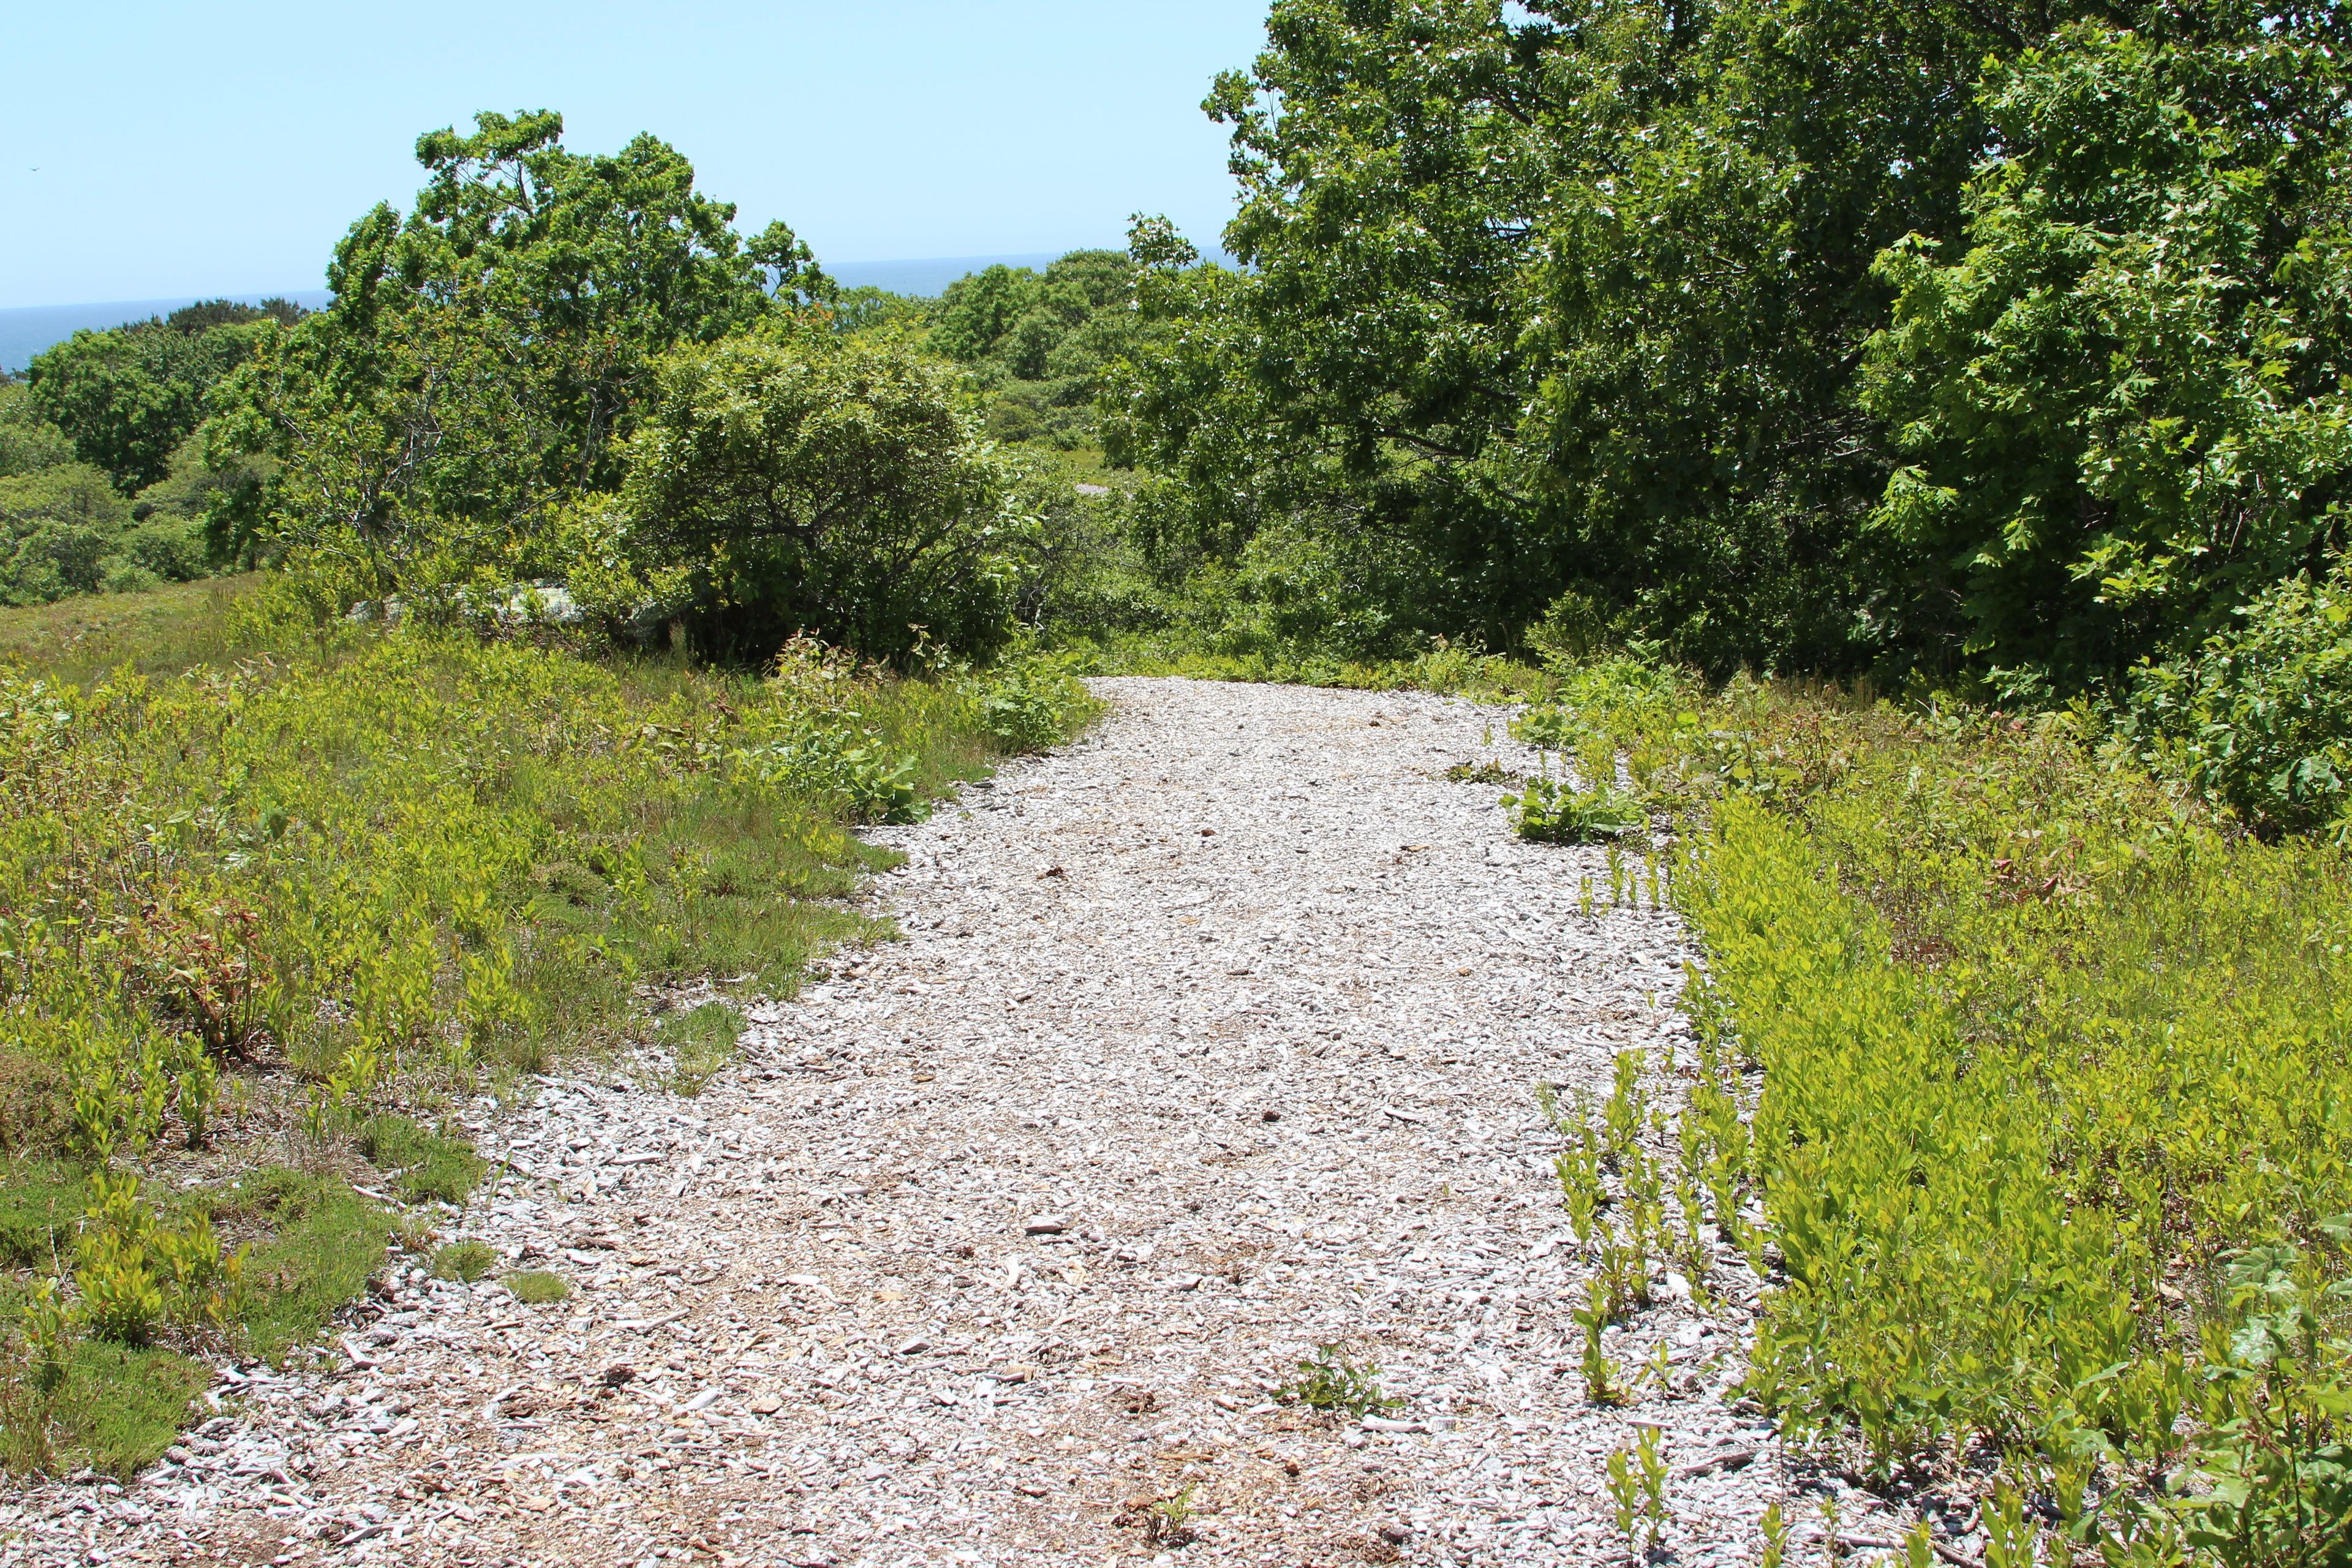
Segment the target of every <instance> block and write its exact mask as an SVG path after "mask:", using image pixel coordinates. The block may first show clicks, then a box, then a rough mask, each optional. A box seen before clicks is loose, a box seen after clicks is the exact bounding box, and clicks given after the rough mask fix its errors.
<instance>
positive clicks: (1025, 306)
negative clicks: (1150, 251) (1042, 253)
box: [929, 250, 1135, 447]
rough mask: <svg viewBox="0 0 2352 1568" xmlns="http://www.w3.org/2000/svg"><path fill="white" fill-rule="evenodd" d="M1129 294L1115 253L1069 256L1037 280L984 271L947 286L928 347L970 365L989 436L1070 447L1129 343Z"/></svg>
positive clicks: (1130, 270)
mask: <svg viewBox="0 0 2352 1568" xmlns="http://www.w3.org/2000/svg"><path fill="white" fill-rule="evenodd" d="M1134 293H1135V265H1134V263H1133V262H1132V261H1131V260H1130V259H1129V258H1128V257H1127V256H1126V255H1125V254H1123V253H1121V252H1119V251H1116V250H1074V251H1071V252H1070V253H1069V254H1068V255H1066V256H1064V257H1062V258H1060V259H1059V260H1057V261H1055V262H1054V263H1053V264H1052V265H1051V266H1049V267H1047V268H1045V271H1044V272H1042V273H1039V272H1033V271H1031V270H1030V269H1029V268H1025V267H1022V268H1012V267H1003V266H998V267H991V268H985V269H984V270H982V271H980V272H975V273H972V274H971V275H969V276H967V277H964V278H960V279H957V280H956V281H955V282H953V283H950V285H948V289H947V292H946V293H945V294H944V295H943V296H941V298H940V303H939V306H938V308H937V309H936V310H934V311H933V312H932V316H931V327H930V334H929V343H930V346H931V347H932V348H933V349H935V350H937V351H938V352H940V353H944V354H945V355H947V357H948V358H950V359H952V360H955V361H957V362H958V363H961V364H964V365H967V366H969V367H971V370H972V372H973V382H974V384H975V385H976V387H977V388H978V389H979V390H980V391H981V393H982V395H983V396H984V397H985V399H986V403H987V415H986V417H987V421H988V428H989V433H990V434H991V435H993V436H995V437H998V438H999V439H1001V440H1007V441H1031V440H1037V439H1040V438H1043V439H1045V440H1048V441H1051V442H1053V443H1054V444H1055V445H1058V446H1064V447H1071V446H1076V445H1079V444H1081V443H1082V442H1083V441H1084V440H1085V439H1087V437H1090V436H1091V435H1093V433H1094V430H1093V426H1094V421H1095V403H1096V399H1097V396H1098V395H1099V394H1100V392H1101V390H1102V387H1103V384H1104V378H1105V373H1106V372H1107V371H1108V368H1109V366H1110V365H1111V364H1112V363H1113V362H1114V361H1115V360H1116V359H1117V358H1118V355H1119V354H1120V353H1123V352H1124V351H1125V349H1126V346H1127V342H1128V340H1129V337H1130V336H1131V335H1132V332H1133V310H1132V305H1133V301H1134Z"/></svg>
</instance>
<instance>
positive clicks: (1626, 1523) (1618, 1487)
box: [1608, 1426, 1669, 1563]
mask: <svg viewBox="0 0 2352 1568" xmlns="http://www.w3.org/2000/svg"><path fill="white" fill-rule="evenodd" d="M1608 1471H1609V1500H1610V1501H1611V1502H1612V1503H1613V1504H1614V1505H1615V1514H1616V1521H1617V1533H1618V1534H1620V1535H1622V1536H1623V1537H1624V1538H1625V1550H1626V1552H1627V1553H1628V1554H1629V1555H1631V1556H1632V1558H1633V1561H1634V1562H1636V1563H1646V1562H1648V1561H1649V1560H1650V1559H1651V1558H1652V1557H1654V1556H1655V1555H1656V1554H1657V1552H1658V1548H1659V1545H1660V1543H1661V1542H1662V1541H1663V1539H1664V1534H1665V1529H1666V1521H1667V1519H1668V1517H1669V1515H1668V1511H1667V1508H1666V1475H1667V1469H1666V1459H1665V1456H1664V1454H1663V1453H1661V1452H1660V1451H1659V1448H1658V1429H1657V1428H1656V1427H1655V1426H1643V1427H1642V1428H1641V1436H1640V1437H1639V1439H1638V1440H1637V1444H1636V1447H1634V1448H1633V1450H1631V1451H1630V1452H1629V1451H1628V1450H1626V1449H1624V1448H1612V1449H1611V1450H1610V1453H1609V1461H1608Z"/></svg>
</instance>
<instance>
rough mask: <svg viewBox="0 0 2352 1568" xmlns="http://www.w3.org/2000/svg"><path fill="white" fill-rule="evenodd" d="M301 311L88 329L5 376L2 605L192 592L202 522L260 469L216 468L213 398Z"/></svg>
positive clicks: (246, 310)
mask: <svg viewBox="0 0 2352 1568" xmlns="http://www.w3.org/2000/svg"><path fill="white" fill-rule="evenodd" d="M304 314H305V312H304V311H303V310H302V308H301V307H300V306H299V305H295V304H292V303H290V302H289V301H288V300H264V301H263V302H262V303H261V304H260V305H258V306H254V305H241V304H236V303H234V302H232V301H230V300H198V301H197V302H196V303H195V304H193V305H189V306H186V307H184V308H183V309H181V310H174V311H173V312H172V313H171V314H170V315H169V316H163V317H157V318H153V319H151V320H149V321H135V322H132V323H131V324H130V325H128V326H122V327H117V328H114V329H112V330H110V331H79V332H76V333H75V334H74V335H73V336H72V338H71V339H69V340H68V341H67V342H62V343H59V344H58V345H56V346H55V347H53V348H51V349H49V350H47V352H46V353H42V354H41V355H40V356H39V357H38V358H37V359H36V360H35V361H34V363H33V367H32V371H31V374H30V375H29V376H28V377H27V378H25V379H22V380H18V379H16V378H7V377H0V604H11V605H21V604H38V603H43V602H46V601H47V600H50V599H57V598H62V597H64V596H65V595H69V594H83V593H93V592H96V591H98V590H100V589H101V588H112V589H116V590H122V589H131V588H140V587H147V586H152V584H155V583H157V582H161V581H186V580H188V579H190V578H193V577H196V576H201V575H203V574H205V572H206V570H207V569H208V567H209V565H210V564H211V553H210V552H209V550H208V547H207V544H206V540H205V526H204V524H205V514H206V512H207V510H209V509H210V508H211V506H212V505H213V503H214V501H215V500H216V499H217V498H218V497H219V496H220V495H221V494H222V493H223V492H224V491H226V490H231V489H236V488H238V487H239V486H242V485H246V484H249V483H250V482H251V481H252V479H253V477H254V474H253V469H252V467H251V465H249V464H246V463H242V462H238V461H236V460H230V461H228V462H226V463H224V464H220V465H217V466H215V465H211V464H208V463H207V460H206V458H205V452H204V449H203V447H202V444H201V443H200V442H198V441H196V440H195V439H194V437H195V434H196V430H197V427H198V426H201V425H202V424H203V423H204V420H205V414H206V411H207V399H208V398H209V397H210V395H211V394H212V392H213V389H214V388H215V386H217V385H218V384H220V383H221V382H222V381H223V380H224V379H225V378H226V376H227V375H228V374H229V373H230V372H231V371H233V370H235V369H236V367H237V366H238V365H239V364H241V363H244V362H245V361H246V360H247V359H248V358H250V357H251V356H252V354H253V353H254V351H255V349H256V348H257V346H258V345H259V344H260V343H261V342H263V341H264V339H265V338H266V337H267V336H268V334H270V333H272V332H274V331H278V330H279V329H282V328H285V327H289V326H291V325H293V324H294V323H295V322H296V321H299V320H300V319H301V317H302V316H303V315H304Z"/></svg>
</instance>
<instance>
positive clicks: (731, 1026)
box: [661, 1002, 743, 1096]
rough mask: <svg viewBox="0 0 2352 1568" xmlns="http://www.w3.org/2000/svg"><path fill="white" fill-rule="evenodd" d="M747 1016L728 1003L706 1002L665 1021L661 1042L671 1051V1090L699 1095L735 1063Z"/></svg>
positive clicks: (672, 1015) (674, 1014)
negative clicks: (721, 1071) (720, 1073)
mask: <svg viewBox="0 0 2352 1568" xmlns="http://www.w3.org/2000/svg"><path fill="white" fill-rule="evenodd" d="M742 1033H743V1015H742V1014H741V1013H740V1012H739V1011H737V1010H736V1009H735V1008H734V1007H732V1006H730V1005H728V1004H727V1003H724V1002H705V1003H703V1004H702V1005H700V1006H698V1007H690V1008H688V1009H687V1010H686V1011H684V1012H682V1013H673V1014H671V1015H670V1016H668V1017H667V1018H665V1019H663V1020H662V1025H661V1041H662V1044H663V1045H665V1046H667V1047H668V1048H669V1052H670V1064H671V1065H670V1075H669V1088H670V1089H671V1091H672V1092H673V1093H677V1094H683V1095H688V1096H692V1095H698V1094H700V1093H701V1092H702V1091H703V1089H706V1088H708V1087H709V1083H710V1080H711V1079H714V1078H716V1077H718V1076H719V1072H720V1070H721V1069H722V1068H726V1067H727V1065H728V1064H729V1063H730V1062H732V1061H733V1060H734V1059H735V1050H736V1042H737V1041H738V1040H739V1039H740V1037H741V1036H742Z"/></svg>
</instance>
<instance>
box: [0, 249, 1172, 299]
mask: <svg viewBox="0 0 2352 1568" xmlns="http://www.w3.org/2000/svg"><path fill="white" fill-rule="evenodd" d="M1124 248H1126V247H1123V246H1118V245H1073V246H1070V247H1066V248H1064V249H1061V250H1024V251H1017V252H1014V251H1006V252H996V251H990V252H975V253H973V254H971V255H970V256H881V257H871V258H864V259H861V260H854V261H826V260H824V258H818V260H817V266H818V267H819V268H821V269H823V270H824V271H825V272H828V273H832V272H835V271H836V269H838V268H845V267H854V268H869V267H951V266H954V265H957V264H958V263H961V262H973V263H977V264H979V265H980V266H983V267H995V266H1010V265H1012V264H1013V263H1016V262H1029V261H1037V260H1041V259H1043V260H1059V259H1060V258H1063V257H1065V256H1067V255H1069V254H1071V252H1073V251H1078V250H1121V249H1124ZM1203 254H1204V255H1205V254H1208V253H1207V252H1203ZM332 292H333V290H331V289H323V288H320V287H318V286H317V285H315V284H314V285H312V286H311V287H310V288H306V289H236V290H233V291H214V292H194V293H180V294H157V295H154V296H152V297H144V296H142V297H141V298H138V299H128V300H124V299H117V300H46V301H44V302H42V303H40V304H37V305H0V316H5V315H13V314H15V313H16V312H17V311H19V310H128V309H131V308H132V307H135V306H140V305H173V306H179V305H184V304H186V303H188V302H189V301H191V300H299V299H301V298H303V297H304V296H311V297H320V296H325V295H328V294H331V293H332Z"/></svg>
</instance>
